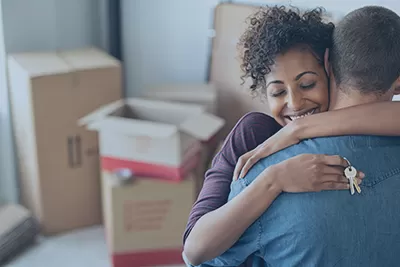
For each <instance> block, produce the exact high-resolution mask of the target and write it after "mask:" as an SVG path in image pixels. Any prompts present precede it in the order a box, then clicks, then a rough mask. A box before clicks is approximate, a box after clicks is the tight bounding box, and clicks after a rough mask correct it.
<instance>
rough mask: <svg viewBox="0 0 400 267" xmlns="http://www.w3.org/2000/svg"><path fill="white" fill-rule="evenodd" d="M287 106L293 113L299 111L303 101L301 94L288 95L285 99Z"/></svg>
mask: <svg viewBox="0 0 400 267" xmlns="http://www.w3.org/2000/svg"><path fill="white" fill-rule="evenodd" d="M287 106H288V108H290V109H292V110H294V111H299V110H301V109H302V108H303V106H304V99H303V96H302V95H301V94H298V93H290V94H288V98H287Z"/></svg>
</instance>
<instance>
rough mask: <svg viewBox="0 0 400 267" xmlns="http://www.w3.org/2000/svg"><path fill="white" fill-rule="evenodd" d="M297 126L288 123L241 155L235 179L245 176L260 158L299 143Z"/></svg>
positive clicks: (234, 175) (236, 167)
mask: <svg viewBox="0 0 400 267" xmlns="http://www.w3.org/2000/svg"><path fill="white" fill-rule="evenodd" d="M296 126H297V124H294V123H293V122H292V123H290V124H288V125H286V126H285V127H283V128H282V129H281V130H280V131H278V132H277V133H276V134H274V135H273V136H271V137H270V138H268V139H267V140H266V141H264V142H263V143H262V144H261V145H259V146H258V147H256V148H255V149H253V150H251V151H249V152H247V153H245V154H243V155H242V156H241V157H239V160H238V162H237V164H236V166H235V171H234V173H233V180H237V179H238V178H243V177H244V176H245V175H246V174H247V172H248V171H249V170H250V169H251V167H253V165H254V164H256V163H257V162H258V161H259V160H260V159H262V158H265V157H268V156H269V155H272V154H274V153H276V152H278V151H280V150H282V149H284V148H287V147H289V146H291V145H294V144H297V143H299V142H300V139H299V138H298V137H297V131H296V129H297V127H296Z"/></svg>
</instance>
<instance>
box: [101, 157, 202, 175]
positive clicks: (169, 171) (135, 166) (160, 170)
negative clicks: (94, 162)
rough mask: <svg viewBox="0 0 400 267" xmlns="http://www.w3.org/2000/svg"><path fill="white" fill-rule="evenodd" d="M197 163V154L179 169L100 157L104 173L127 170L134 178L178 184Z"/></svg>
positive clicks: (198, 159) (198, 158)
mask: <svg viewBox="0 0 400 267" xmlns="http://www.w3.org/2000/svg"><path fill="white" fill-rule="evenodd" d="M199 161H200V154H199V153H197V154H196V155H193V156H191V157H189V158H187V159H186V160H185V161H184V162H183V164H182V165H181V166H179V167H172V166H168V165H161V164H153V163H148V162H140V161H133V160H124V159H118V158H114V157H104V156H102V157H101V167H102V169H103V170H106V171H114V170H117V169H121V168H127V169H130V170H132V171H133V172H134V173H135V175H136V176H145V177H149V178H157V179H162V180H170V181H176V182H180V181H182V180H183V179H185V178H186V176H187V174H188V173H189V172H190V171H191V170H193V169H194V168H196V167H197V165H198V164H199Z"/></svg>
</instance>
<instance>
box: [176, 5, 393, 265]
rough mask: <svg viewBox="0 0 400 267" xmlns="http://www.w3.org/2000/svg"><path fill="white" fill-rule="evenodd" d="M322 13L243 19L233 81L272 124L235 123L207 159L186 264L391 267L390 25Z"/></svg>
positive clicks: (361, 15)
mask: <svg viewBox="0 0 400 267" xmlns="http://www.w3.org/2000/svg"><path fill="white" fill-rule="evenodd" d="M324 15H325V14H324V11H323V10H322V9H314V10H311V11H308V12H305V13H300V12H299V11H298V10H296V9H293V8H292V9H289V8H285V7H266V8H262V9H260V10H259V11H258V12H256V13H255V14H254V15H253V16H252V17H251V18H250V20H249V22H250V25H249V28H248V29H247V30H246V32H245V33H244V35H243V36H242V38H241V41H240V45H241V48H242V50H243V55H242V69H243V71H244V74H243V78H244V79H246V78H249V79H251V81H252V84H251V87H250V89H251V90H252V91H253V92H256V93H258V94H260V95H262V96H265V97H266V101H267V102H268V105H269V107H270V109H271V115H272V118H271V117H269V116H267V115H265V114H261V113H249V114H247V115H245V116H244V117H243V118H242V119H241V120H240V121H239V122H238V123H237V125H236V126H235V128H234V129H233V130H232V131H231V133H230V134H229V136H228V137H227V139H226V141H225V143H224V146H223V147H222V149H221V151H220V152H219V153H218V154H217V156H216V157H215V158H214V160H213V165H212V168H211V169H210V170H208V172H207V173H206V177H205V182H204V186H203V188H202V191H201V193H200V195H199V198H198V200H197V201H196V203H195V204H194V206H193V209H192V212H191V214H190V217H189V222H188V225H187V229H186V231H185V233H184V252H183V256H184V258H185V261H186V263H187V265H188V266H196V265H199V266H253V267H258V266H271V267H274V266H284V267H289V266H346V267H347V266H373V267H380V266H400V137H399V136H400V121H399V120H398V118H397V114H400V103H396V102H392V101H391V100H392V98H393V96H394V95H395V94H398V93H400V17H399V16H398V15H397V14H396V13H395V12H393V11H391V10H389V9H386V8H383V7H379V6H366V7H363V8H360V9H357V10H354V11H352V12H350V13H349V14H347V15H346V16H345V17H344V18H343V19H342V20H341V21H340V22H339V23H338V24H337V25H333V24H332V23H328V22H325V21H324V20H323V19H322V17H323V16H324ZM232 108H234V107H232ZM346 159H347V160H346ZM349 164H351V165H352V166H353V168H355V169H357V172H356V173H354V175H353V176H354V183H356V184H357V185H359V187H360V188H361V192H360V193H358V192H357V191H355V192H356V193H355V194H351V193H350V190H349V188H350V183H349V179H348V177H346V176H345V174H344V170H345V169H346V167H348V165H349ZM355 169H353V170H355Z"/></svg>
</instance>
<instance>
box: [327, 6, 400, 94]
mask: <svg viewBox="0 0 400 267" xmlns="http://www.w3.org/2000/svg"><path fill="white" fill-rule="evenodd" d="M330 62H331V65H332V70H333V73H334V75H335V80H336V83H337V85H338V86H339V88H342V89H343V87H351V88H355V89H357V90H359V91H360V92H361V93H363V94H369V93H375V94H384V93H386V92H387V91H388V90H389V89H390V87H391V85H392V84H393V82H394V81H395V80H396V79H397V78H398V77H399V75H400V17H399V16H398V15H397V14H396V13H395V12H393V11H391V10H389V9H387V8H384V7H379V6H366V7H363V8H360V9H357V10H354V11H352V12H350V13H349V14H348V15H346V16H345V17H344V18H343V20H342V21H341V22H339V23H338V25H337V27H336V28H335V30H334V31H333V45H332V51H331V56H330Z"/></svg>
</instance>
